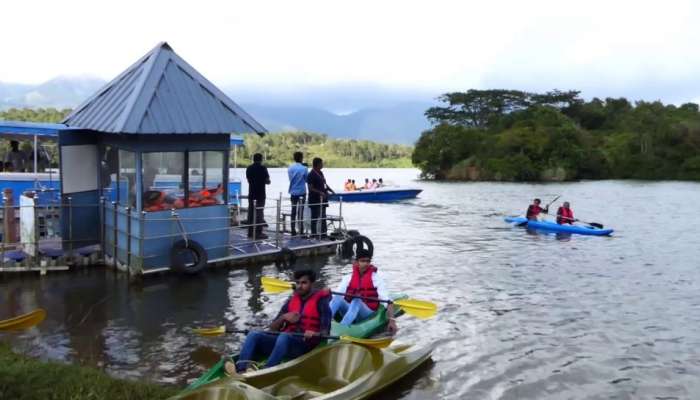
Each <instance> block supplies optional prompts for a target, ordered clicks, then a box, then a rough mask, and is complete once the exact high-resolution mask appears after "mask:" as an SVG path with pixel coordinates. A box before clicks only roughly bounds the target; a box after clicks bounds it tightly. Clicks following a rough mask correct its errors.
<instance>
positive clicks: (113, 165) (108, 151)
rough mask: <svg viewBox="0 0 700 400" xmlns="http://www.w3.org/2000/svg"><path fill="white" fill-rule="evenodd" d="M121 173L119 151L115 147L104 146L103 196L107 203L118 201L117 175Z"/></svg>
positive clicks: (101, 176) (101, 171)
mask: <svg viewBox="0 0 700 400" xmlns="http://www.w3.org/2000/svg"><path fill="white" fill-rule="evenodd" d="M118 173H119V150H118V149H117V148H116V147H114V146H103V147H102V148H101V153H100V188H101V191H102V192H101V196H104V198H105V199H107V201H109V202H112V201H117V174H118Z"/></svg>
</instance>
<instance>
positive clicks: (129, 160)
mask: <svg viewBox="0 0 700 400" xmlns="http://www.w3.org/2000/svg"><path fill="white" fill-rule="evenodd" d="M117 188H118V189H117V193H118V195H117V202H119V204H120V205H122V206H125V207H134V206H136V156H135V155H134V153H133V152H132V151H126V150H119V180H118V183H117Z"/></svg>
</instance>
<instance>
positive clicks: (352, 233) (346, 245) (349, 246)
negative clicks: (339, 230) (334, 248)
mask: <svg viewBox="0 0 700 400" xmlns="http://www.w3.org/2000/svg"><path fill="white" fill-rule="evenodd" d="M346 234H347V236H349V237H348V238H347V239H345V241H343V244H341V245H340V256H341V257H343V258H352V256H353V254H354V251H353V247H354V246H355V238H356V237H358V236H360V231H357V230H355V229H351V230H349V231H347V232H346Z"/></svg>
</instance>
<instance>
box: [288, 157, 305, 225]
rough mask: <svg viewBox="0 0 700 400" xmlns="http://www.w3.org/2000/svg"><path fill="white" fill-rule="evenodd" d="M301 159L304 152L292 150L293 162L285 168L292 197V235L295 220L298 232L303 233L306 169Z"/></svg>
mask: <svg viewBox="0 0 700 400" xmlns="http://www.w3.org/2000/svg"><path fill="white" fill-rule="evenodd" d="M302 161H304V154H302V152H301V151H297V152H294V164H292V165H290V166H289V168H288V169H287V174H288V175H289V195H290V196H291V198H292V236H296V234H297V221H298V222H299V234H300V235H303V234H304V203H305V202H306V176H307V175H308V171H307V170H306V166H305V165H304V164H302Z"/></svg>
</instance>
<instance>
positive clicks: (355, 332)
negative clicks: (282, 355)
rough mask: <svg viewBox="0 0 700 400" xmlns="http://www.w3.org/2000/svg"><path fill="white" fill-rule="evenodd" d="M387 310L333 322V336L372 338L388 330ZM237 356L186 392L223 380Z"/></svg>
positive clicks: (190, 386)
mask: <svg viewBox="0 0 700 400" xmlns="http://www.w3.org/2000/svg"><path fill="white" fill-rule="evenodd" d="M405 297H406V296H405V295H392V296H391V298H392V299H394V300H397V299H402V298H405ZM385 310H386V308H384V306H383V305H380V306H379V308H378V309H377V312H375V313H374V315H373V316H372V317H370V318H367V319H366V320H364V321H361V322H359V323H355V324H352V325H341V324H340V323H338V322H336V321H333V322H332V323H331V335H333V336H352V337H356V338H360V339H365V338H369V337H370V336H372V335H374V334H377V333H379V332H381V331H383V330H384V329H386V324H387V322H388V321H387V318H386V312H385ZM402 314H403V310H401V309H400V308H398V307H396V309H395V310H394V315H395V316H397V317H398V316H400V315H402ZM236 357H237V355H233V356H229V357H223V358H222V359H221V360H219V362H217V363H216V364H214V366H213V367H211V368H209V370H207V371H206V372H205V373H204V374H203V375H202V376H200V377H199V378H198V379H197V380H196V381H194V382H192V383H191V384H190V385H189V386H187V389H185V391H186V392H187V391H191V390H194V389H197V388H198V387H200V386H202V385H205V384H207V383H210V382H213V381H215V380H218V379H221V378H222V377H224V376H226V371H225V370H224V364H225V363H226V361H233V360H235V359H236Z"/></svg>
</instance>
